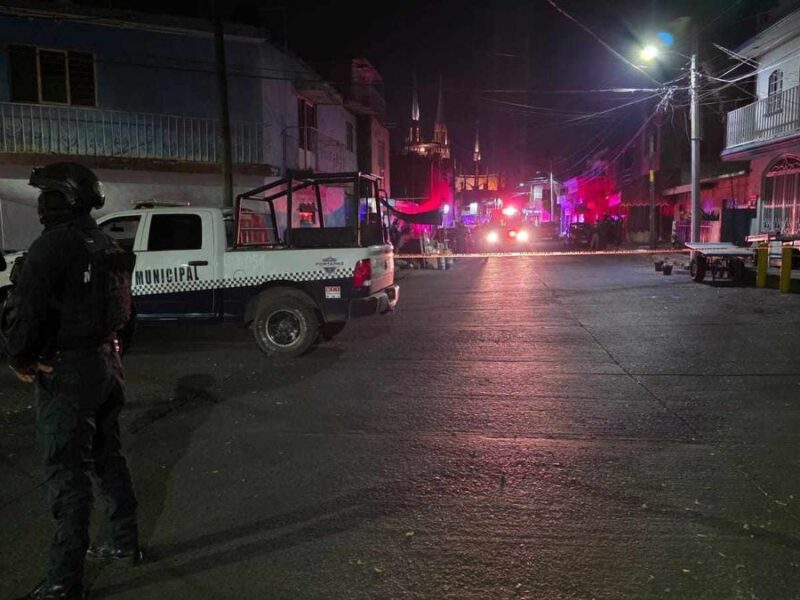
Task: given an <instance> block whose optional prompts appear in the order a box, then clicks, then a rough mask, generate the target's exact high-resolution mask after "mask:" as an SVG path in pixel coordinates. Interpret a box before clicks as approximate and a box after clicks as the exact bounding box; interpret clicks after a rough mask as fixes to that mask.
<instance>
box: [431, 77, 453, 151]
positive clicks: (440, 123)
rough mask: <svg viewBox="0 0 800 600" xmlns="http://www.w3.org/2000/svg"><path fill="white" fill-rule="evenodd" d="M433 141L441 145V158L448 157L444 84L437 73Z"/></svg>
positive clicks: (448, 145) (448, 146) (448, 144)
mask: <svg viewBox="0 0 800 600" xmlns="http://www.w3.org/2000/svg"><path fill="white" fill-rule="evenodd" d="M433 141H434V143H436V144H439V146H440V147H441V151H440V153H441V155H442V158H450V139H449V137H448V135H447V125H445V123H444V85H443V82H442V76H441V75H439V102H438V104H437V106H436V121H434V124H433Z"/></svg>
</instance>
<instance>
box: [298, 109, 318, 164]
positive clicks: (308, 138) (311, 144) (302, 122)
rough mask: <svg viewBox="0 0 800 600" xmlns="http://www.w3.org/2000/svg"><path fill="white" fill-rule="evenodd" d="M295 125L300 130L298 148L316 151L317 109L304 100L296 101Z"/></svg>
mask: <svg viewBox="0 0 800 600" xmlns="http://www.w3.org/2000/svg"><path fill="white" fill-rule="evenodd" d="M297 121H298V122H297V125H298V127H299V129H300V148H302V149H303V150H308V151H309V152H316V150H317V107H316V106H315V105H313V104H311V103H310V102H309V101H308V100H306V99H305V98H298V99H297Z"/></svg>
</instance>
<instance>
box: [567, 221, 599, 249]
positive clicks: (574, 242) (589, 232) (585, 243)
mask: <svg viewBox="0 0 800 600" xmlns="http://www.w3.org/2000/svg"><path fill="white" fill-rule="evenodd" d="M594 232H595V228H594V226H593V225H591V224H589V223H573V224H572V225H570V226H569V230H568V231H567V235H566V238H565V241H566V243H567V247H568V248H584V247H585V248H588V247H589V246H590V245H591V243H592V236H593V235H594Z"/></svg>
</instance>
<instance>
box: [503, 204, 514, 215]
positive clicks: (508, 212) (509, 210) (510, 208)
mask: <svg viewBox="0 0 800 600" xmlns="http://www.w3.org/2000/svg"><path fill="white" fill-rule="evenodd" d="M503 214H504V215H505V216H507V217H513V216H514V215H515V214H517V207H516V206H506V207H505V208H504V209H503Z"/></svg>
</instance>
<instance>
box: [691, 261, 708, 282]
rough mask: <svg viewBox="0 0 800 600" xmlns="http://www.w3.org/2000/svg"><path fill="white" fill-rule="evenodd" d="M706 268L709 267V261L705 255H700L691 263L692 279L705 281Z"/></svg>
mask: <svg viewBox="0 0 800 600" xmlns="http://www.w3.org/2000/svg"><path fill="white" fill-rule="evenodd" d="M706 269H708V261H707V260H706V257H705V256H701V255H698V256H696V257H695V258H693V259H692V260H691V262H690V263H689V273H690V274H691V276H692V279H694V280H695V281H697V282H698V283H699V282H701V281H703V279H704V278H705V276H706Z"/></svg>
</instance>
